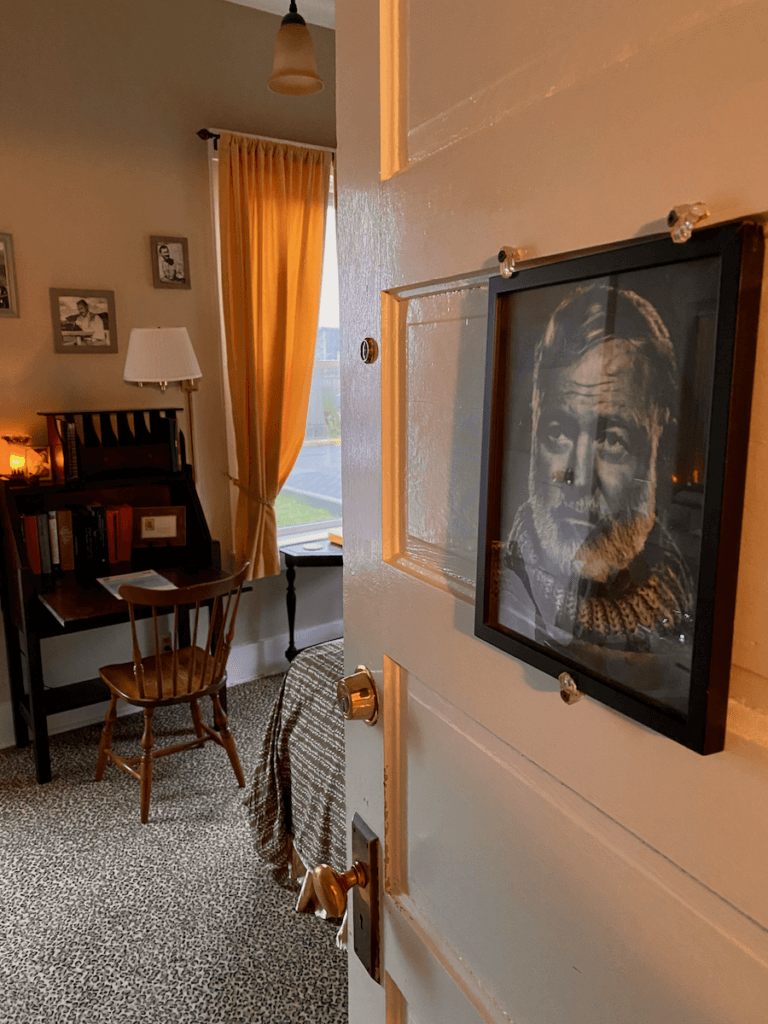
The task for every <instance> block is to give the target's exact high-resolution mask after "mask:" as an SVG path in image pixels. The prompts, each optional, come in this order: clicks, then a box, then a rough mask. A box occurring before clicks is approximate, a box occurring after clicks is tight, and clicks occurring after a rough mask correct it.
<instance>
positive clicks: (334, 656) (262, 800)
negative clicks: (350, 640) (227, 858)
mask: <svg viewBox="0 0 768 1024" xmlns="http://www.w3.org/2000/svg"><path fill="white" fill-rule="evenodd" d="M343 675H344V641H343V640H332V641H331V642H330V643H325V644H319V645H318V646H317V647H311V648H308V649H307V650H305V651H302V652H301V653H300V654H298V655H297V656H296V658H295V659H294V661H293V662H292V663H291V667H290V669H289V670H288V672H287V674H286V676H285V680H284V681H283V685H282V687H281V690H280V694H279V696H278V699H277V701H276V703H275V707H274V709H273V711H272V715H271V717H270V720H269V724H268V727H267V731H266V735H265V737H264V744H263V747H262V752H261V756H260V758H259V762H258V764H257V766H256V770H255V772H254V778H253V783H252V786H251V789H250V792H249V794H248V796H247V798H246V800H245V805H246V807H247V808H248V815H249V819H250V824H251V829H252V834H253V841H254V845H255V849H256V852H257V854H258V856H259V857H260V858H261V859H262V860H263V861H264V862H265V863H266V864H268V865H269V866H270V868H271V869H272V872H273V874H274V877H275V879H276V880H277V881H278V882H280V884H282V885H286V884H288V883H289V882H290V881H291V879H292V878H296V877H298V876H299V875H301V874H304V871H305V870H306V869H307V868H310V869H311V868H313V867H315V866H316V865H317V864H330V865H331V867H333V868H335V869H336V870H337V871H344V869H345V867H346V865H345V854H346V839H345V828H346V826H345V797H344V720H343V718H342V716H341V712H340V711H339V708H338V705H337V704H336V683H337V682H338V680H339V679H341V677H342V676H343ZM302 865H303V867H302Z"/></svg>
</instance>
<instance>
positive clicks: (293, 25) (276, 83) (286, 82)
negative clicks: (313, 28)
mask: <svg viewBox="0 0 768 1024" xmlns="http://www.w3.org/2000/svg"><path fill="white" fill-rule="evenodd" d="M267 84H268V85H269V88H270V89H271V90H272V92H279V93H283V94H284V95H286V96H308V95H309V94H310V93H313V92H320V90H321V89H322V88H323V82H322V79H321V78H320V76H319V75H318V73H317V62H316V61H315V50H314V47H313V46H312V36H310V34H309V29H308V28H307V26H306V23H305V21H304V19H303V18H302V16H301V15H300V14H297V13H296V4H295V3H292V4H291V13H289V14H286V16H285V17H284V18H283V22H282V24H281V25H280V30H279V31H278V33H277V38H276V39H275V59H274V62H273V66H272V77H271V78H270V80H269V82H268V83H267Z"/></svg>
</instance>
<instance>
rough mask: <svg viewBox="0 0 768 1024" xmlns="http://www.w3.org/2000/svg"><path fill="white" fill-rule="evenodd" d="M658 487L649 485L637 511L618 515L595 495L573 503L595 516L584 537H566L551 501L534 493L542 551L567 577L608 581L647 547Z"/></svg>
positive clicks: (552, 565)
mask: <svg viewBox="0 0 768 1024" xmlns="http://www.w3.org/2000/svg"><path fill="white" fill-rule="evenodd" d="M655 501H656V488H655V481H654V484H649V485H646V495H645V499H644V500H643V501H642V502H639V503H638V504H639V506H640V507H639V508H638V510H637V511H631V510H627V511H623V512H620V513H617V514H615V515H611V514H610V513H607V512H606V511H605V510H600V509H598V508H596V507H594V502H593V500H591V499H580V500H579V501H576V502H574V503H573V504H571V505H570V507H571V508H573V509H574V510H575V511H576V512H577V513H579V514H581V515H590V513H591V515H590V518H594V519H595V525H594V526H592V527H591V528H590V530H589V533H588V534H587V536H586V538H584V539H583V540H582V539H580V538H579V537H563V536H562V535H561V527H560V526H559V524H558V523H556V522H555V521H554V520H553V518H552V515H551V511H552V510H551V509H550V507H549V505H547V504H546V503H545V502H543V501H542V500H541V497H540V496H539V495H538V494H535V493H534V494H533V495H532V496H531V509H532V512H533V523H534V526H535V527H536V533H537V534H538V538H539V542H540V544H541V548H542V552H543V554H544V556H545V558H546V560H548V561H549V562H550V563H552V564H551V565H550V568H554V569H556V571H557V572H558V574H559V575H561V576H564V577H565V578H566V579H567V578H569V577H570V576H572V575H574V576H578V577H582V578H585V579H590V580H595V581H596V582H597V583H606V582H607V581H608V580H610V579H611V578H612V577H613V576H615V575H616V574H617V573H618V572H621V570H622V569H626V568H627V566H629V564H630V563H631V562H632V561H633V559H635V558H637V556H638V555H639V554H640V553H641V551H642V550H643V548H644V547H645V542H646V541H647V540H648V535H649V533H650V532H651V530H652V529H653V525H654V523H655V521H656V512H655ZM567 507H568V506H567Z"/></svg>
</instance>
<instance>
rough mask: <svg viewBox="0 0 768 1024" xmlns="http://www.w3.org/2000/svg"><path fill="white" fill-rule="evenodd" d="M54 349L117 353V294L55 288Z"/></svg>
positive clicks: (52, 314)
mask: <svg viewBox="0 0 768 1024" xmlns="http://www.w3.org/2000/svg"><path fill="white" fill-rule="evenodd" d="M50 297H51V319H52V322H53V349H54V351H55V352H61V353H72V354H74V353H80V354H87V353H91V354H93V355H95V354H97V353H113V352H117V326H116V323H115V293H114V292H112V291H102V290H100V289H98V288H51V289H50Z"/></svg>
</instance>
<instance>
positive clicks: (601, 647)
mask: <svg viewBox="0 0 768 1024" xmlns="http://www.w3.org/2000/svg"><path fill="white" fill-rule="evenodd" d="M762 266H763V231H762V227H761V226H760V225H757V224H754V223H752V222H750V221H741V222H738V223H733V224H726V225H723V226H717V227H713V228H708V229H704V230H699V231H697V232H695V233H694V235H693V237H692V238H691V239H690V240H689V241H688V242H686V243H685V244H682V245H680V244H675V243H674V242H673V241H672V240H671V238H670V237H669V236H666V237H661V238H659V237H657V238H654V239H650V240H645V241H643V240H639V241H633V242H628V243H625V244H622V245H620V246H617V247H615V248H612V249H611V250H609V251H604V252H598V253H593V254H588V255H583V256H575V257H574V258H569V259H564V260H562V261H559V262H552V263H549V264H548V265H546V266H538V267H531V268H529V269H523V270H522V271H521V272H520V273H518V274H517V275H515V276H514V277H511V278H508V279H504V278H502V277H498V278H492V279H491V282H490V290H489V328H488V331H489V333H488V353H487V362H486V379H485V410H484V423H483V454H482V469H481V498H480V517H479V537H478V574H477V581H478V584H477V596H476V609H475V634H476V635H477V636H479V637H480V638H482V639H483V640H485V641H487V642H488V643H491V644H493V645H494V646H496V647H498V648H500V649H502V650H504V651H506V652H507V653H509V654H511V655H514V656H515V657H517V658H519V659H521V660H522V661H525V662H528V663H529V664H531V665H534V666H535V667H537V668H539V669H541V670H543V671H544V672H546V673H548V674H550V675H552V676H554V677H556V678H558V677H560V678H561V684H562V683H564V684H565V685H570V686H571V688H573V684H574V683H575V686H576V688H577V689H578V691H580V692H581V693H585V694H588V695H589V696H591V697H593V698H596V699H597V700H600V701H602V702H603V703H605V704H607V705H609V706H610V707H612V708H614V709H616V710H617V711H620V712H622V713H624V714H626V715H628V716H629V717H631V718H634V719H635V720H637V721H639V722H642V723H643V724H644V725H646V726H649V727H650V728H653V729H656V730H657V731H659V732H661V733H663V734H664V735H666V736H669V737H670V738H672V739H674V740H676V741H677V742H679V743H682V744H684V745H685V746H687V747H690V748H691V749H693V750H696V751H698V752H699V753H712V752H715V751H717V750H721V749H722V747H723V743H724V736H725V715H726V709H727V697H728V679H729V674H730V658H731V641H732V633H733V614H734V607H735V598H736V579H737V568H738V558H739V541H740V532H741V513H742V504H743V495H744V478H745V472H746V454H747V443H748V431H749V414H750V401H751V393H752V375H753V367H754V353H755V345H756V338H757V321H758V315H759V301H760V284H761V277H762ZM563 674H565V676H563ZM568 677H570V678H568Z"/></svg>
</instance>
